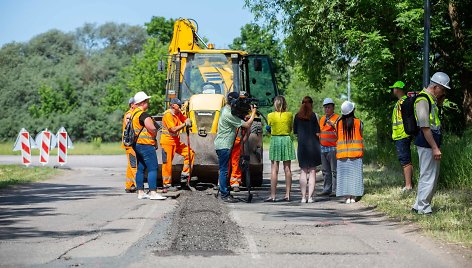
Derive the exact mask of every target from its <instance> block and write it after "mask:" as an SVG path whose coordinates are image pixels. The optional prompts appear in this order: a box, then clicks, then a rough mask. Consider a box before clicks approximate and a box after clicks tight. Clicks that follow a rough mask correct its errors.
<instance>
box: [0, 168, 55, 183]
mask: <svg viewBox="0 0 472 268" xmlns="http://www.w3.org/2000/svg"><path fill="white" fill-rule="evenodd" d="M58 173H59V171H58V170H57V169H52V168H49V167H28V168H26V167H23V166H17V165H0V189H1V188H5V187H7V186H10V185H15V184H21V183H28V182H34V181H39V180H46V179H49V178H50V177H51V176H53V175H55V174H58Z"/></svg>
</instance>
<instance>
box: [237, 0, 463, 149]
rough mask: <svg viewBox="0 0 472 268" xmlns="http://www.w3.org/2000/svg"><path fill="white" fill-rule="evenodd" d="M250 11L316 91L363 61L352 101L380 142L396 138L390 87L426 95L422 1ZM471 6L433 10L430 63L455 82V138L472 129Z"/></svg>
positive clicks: (294, 4)
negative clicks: (276, 32) (281, 36)
mask: <svg viewBox="0 0 472 268" xmlns="http://www.w3.org/2000/svg"><path fill="white" fill-rule="evenodd" d="M246 4H247V6H249V8H251V10H252V11H253V13H254V14H255V15H256V18H263V19H265V21H266V22H267V24H268V26H269V27H271V28H273V29H282V30H283V31H284V32H285V34H286V36H287V38H286V40H285V44H286V47H287V52H288V53H287V54H288V55H289V59H290V60H291V61H292V62H294V63H296V64H298V65H300V66H301V69H302V70H303V73H304V74H305V76H306V78H307V80H308V84H309V85H310V86H311V87H313V88H316V89H317V90H319V89H321V88H322V86H323V85H324V81H325V78H326V76H327V75H329V73H330V68H331V67H332V66H336V69H337V71H338V72H339V73H343V72H345V70H346V69H347V65H348V63H349V62H350V61H351V60H352V59H357V60H358V61H359V64H358V65H357V66H356V67H355V68H354V69H353V72H352V79H353V82H354V83H355V84H356V85H357V90H356V91H354V94H353V100H354V101H355V102H356V103H357V104H359V105H358V110H360V109H363V110H366V111H367V113H368V116H369V117H370V118H372V119H373V124H374V125H375V126H376V128H377V133H378V138H379V140H378V141H379V142H380V143H381V144H383V143H385V142H386V139H385V137H388V136H389V131H390V130H389V127H388V118H389V113H390V109H386V107H390V105H391V103H392V101H391V100H390V96H389V94H388V93H387V91H386V90H385V89H386V88H387V86H388V85H390V84H391V83H392V82H393V81H395V80H403V81H405V82H406V84H407V90H421V81H422V75H421V74H422V69H421V68H422V42H423V6H422V2H421V1H413V0H402V1H380V2H379V1H374V0H367V1H354V0H349V1H341V0H334V1H327V0H323V1H302V0H296V1H283V0H247V1H246ZM467 5H470V1H467V0H458V1H439V2H437V3H434V4H433V6H432V14H433V16H432V28H431V29H432V30H431V40H432V42H431V43H432V55H436V54H437V55H439V56H440V58H439V59H437V58H434V57H432V58H434V59H435V60H434V61H433V63H432V68H431V73H433V72H435V71H437V70H442V71H445V72H447V73H448V74H450V75H451V78H452V81H453V84H454V86H453V87H454V90H451V92H448V98H449V99H450V100H451V101H452V102H453V103H457V104H458V106H459V107H458V108H459V110H448V111H447V112H446V113H445V115H446V117H445V124H444V125H445V127H446V129H448V130H452V131H454V132H456V133H460V132H461V131H463V129H464V128H463V124H464V122H469V123H470V122H472V93H471V92H472V79H470V77H472V69H471V68H470V67H471V61H470V59H471V57H470V56H469V55H471V49H472V47H471V46H470V41H471V35H470V31H471V29H472V28H471V27H472V26H471V25H472V15H471V14H470V12H469V13H468V12H464V10H466V8H465V7H466V6H467ZM454 7H455V9H454ZM380 14H381V15H380ZM461 112H463V114H461Z"/></svg>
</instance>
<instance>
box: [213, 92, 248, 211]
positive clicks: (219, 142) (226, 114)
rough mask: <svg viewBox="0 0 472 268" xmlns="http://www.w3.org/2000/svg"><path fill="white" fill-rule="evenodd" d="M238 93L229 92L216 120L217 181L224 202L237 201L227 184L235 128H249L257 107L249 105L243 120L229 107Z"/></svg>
mask: <svg viewBox="0 0 472 268" xmlns="http://www.w3.org/2000/svg"><path fill="white" fill-rule="evenodd" d="M238 98H239V94H238V93H237V92H230V93H228V95H227V98H226V105H225V106H224V107H223V108H222V109H221V113H220V119H219V120H218V131H217V133H216V138H215V150H216V154H217V155H218V164H219V169H220V175H219V177H218V182H219V185H220V194H221V200H223V201H224V202H229V203H234V202H237V201H236V200H235V199H234V198H233V197H232V196H231V195H230V194H229V190H228V185H227V177H228V163H229V159H230V155H231V149H232V147H233V143H234V140H235V137H236V130H237V129H238V128H239V127H243V128H246V129H249V128H250V127H251V124H252V121H254V117H255V116H256V111H257V108H256V107H255V106H251V117H250V118H249V119H248V120H247V121H246V122H245V121H244V120H242V119H240V118H239V117H237V116H235V115H233V114H232V113H231V108H232V107H233V108H236V107H235V106H236V105H237V101H238Z"/></svg>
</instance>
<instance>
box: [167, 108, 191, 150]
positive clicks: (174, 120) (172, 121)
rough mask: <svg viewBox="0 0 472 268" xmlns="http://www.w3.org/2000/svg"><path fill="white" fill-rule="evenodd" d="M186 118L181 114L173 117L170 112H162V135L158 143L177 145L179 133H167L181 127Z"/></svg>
mask: <svg viewBox="0 0 472 268" xmlns="http://www.w3.org/2000/svg"><path fill="white" fill-rule="evenodd" d="M186 119H187V118H186V117H185V116H184V115H183V114H182V113H180V114H178V115H174V114H172V113H171V111H170V110H167V111H165V112H164V115H163V116H162V135H161V139H160V142H161V144H173V145H176V144H179V143H180V131H178V132H175V133H172V132H170V131H169V129H170V128H173V127H175V126H178V125H181V124H183V123H184V122H185V120H186Z"/></svg>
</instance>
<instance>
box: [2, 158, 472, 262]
mask: <svg viewBox="0 0 472 268" xmlns="http://www.w3.org/2000/svg"><path fill="white" fill-rule="evenodd" d="M18 161H19V157H18V156H0V164H5V163H18ZM125 161H126V160H125V157H124V156H69V163H68V166H69V167H70V168H71V170H64V171H63V173H62V175H61V176H57V177H55V178H52V179H50V180H46V181H43V182H39V183H32V184H28V185H21V186H15V187H10V188H7V189H3V190H1V191H0V226H1V228H0V266H2V267H3V266H5V267H8V266H12V267H17V266H34V267H69V266H84V267H90V266H93V267H149V266H157V267H244V266H252V267H302V266H303V267H315V266H325V267H366V266H369V267H471V264H470V263H471V262H470V261H471V259H470V255H468V257H465V256H464V252H463V251H458V250H456V248H454V247H451V246H447V245H444V244H441V243H439V242H437V241H433V240H431V239H429V238H426V237H424V236H423V235H422V234H421V232H419V231H418V230H416V228H415V227H414V226H405V225H402V224H397V223H395V222H392V221H389V220H388V219H386V218H385V217H383V216H382V215H379V214H378V213H376V212H375V211H373V210H372V209H370V208H367V207H365V206H364V205H363V204H362V203H356V204H351V205H346V204H343V203H342V202H341V200H337V199H329V198H322V197H318V198H317V202H316V203H314V204H300V203H299V202H297V201H299V199H300V197H299V195H298V188H297V187H298V183H297V180H298V173H299V172H298V168H297V165H296V163H294V165H293V169H294V174H295V175H294V179H295V180H294V186H295V187H294V195H293V198H292V199H293V201H292V202H276V203H263V202H262V200H263V199H264V198H265V197H266V196H267V183H268V180H265V181H264V182H265V187H263V188H261V189H257V190H256V191H255V192H254V193H255V196H254V200H253V203H251V204H247V203H243V202H241V203H237V204H229V205H228V204H225V203H222V202H220V201H218V200H217V199H215V198H214V197H213V195H212V194H213V191H212V190H211V189H208V190H206V191H201V192H193V193H192V192H185V193H183V194H182V195H181V196H180V197H179V198H177V199H168V200H166V201H151V200H138V199H137V198H136V195H134V194H126V193H124V191H123V184H124V179H123V178H124V173H125V172H124V171H125V170H124V168H125V166H124V163H125ZM53 164H54V163H51V165H53ZM264 170H265V172H269V170H270V167H269V165H266V166H265V167H264ZM264 177H265V178H267V177H268V174H265V176H264ZM279 179H280V182H281V185H280V186H282V187H283V184H282V183H283V178H282V177H280V178H279ZM318 188H320V187H318ZM281 194H282V191H280V195H279V196H280V197H281V196H282V195H281ZM238 196H240V197H241V198H244V197H245V192H241V193H240V194H238ZM466 254H467V253H466Z"/></svg>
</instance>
